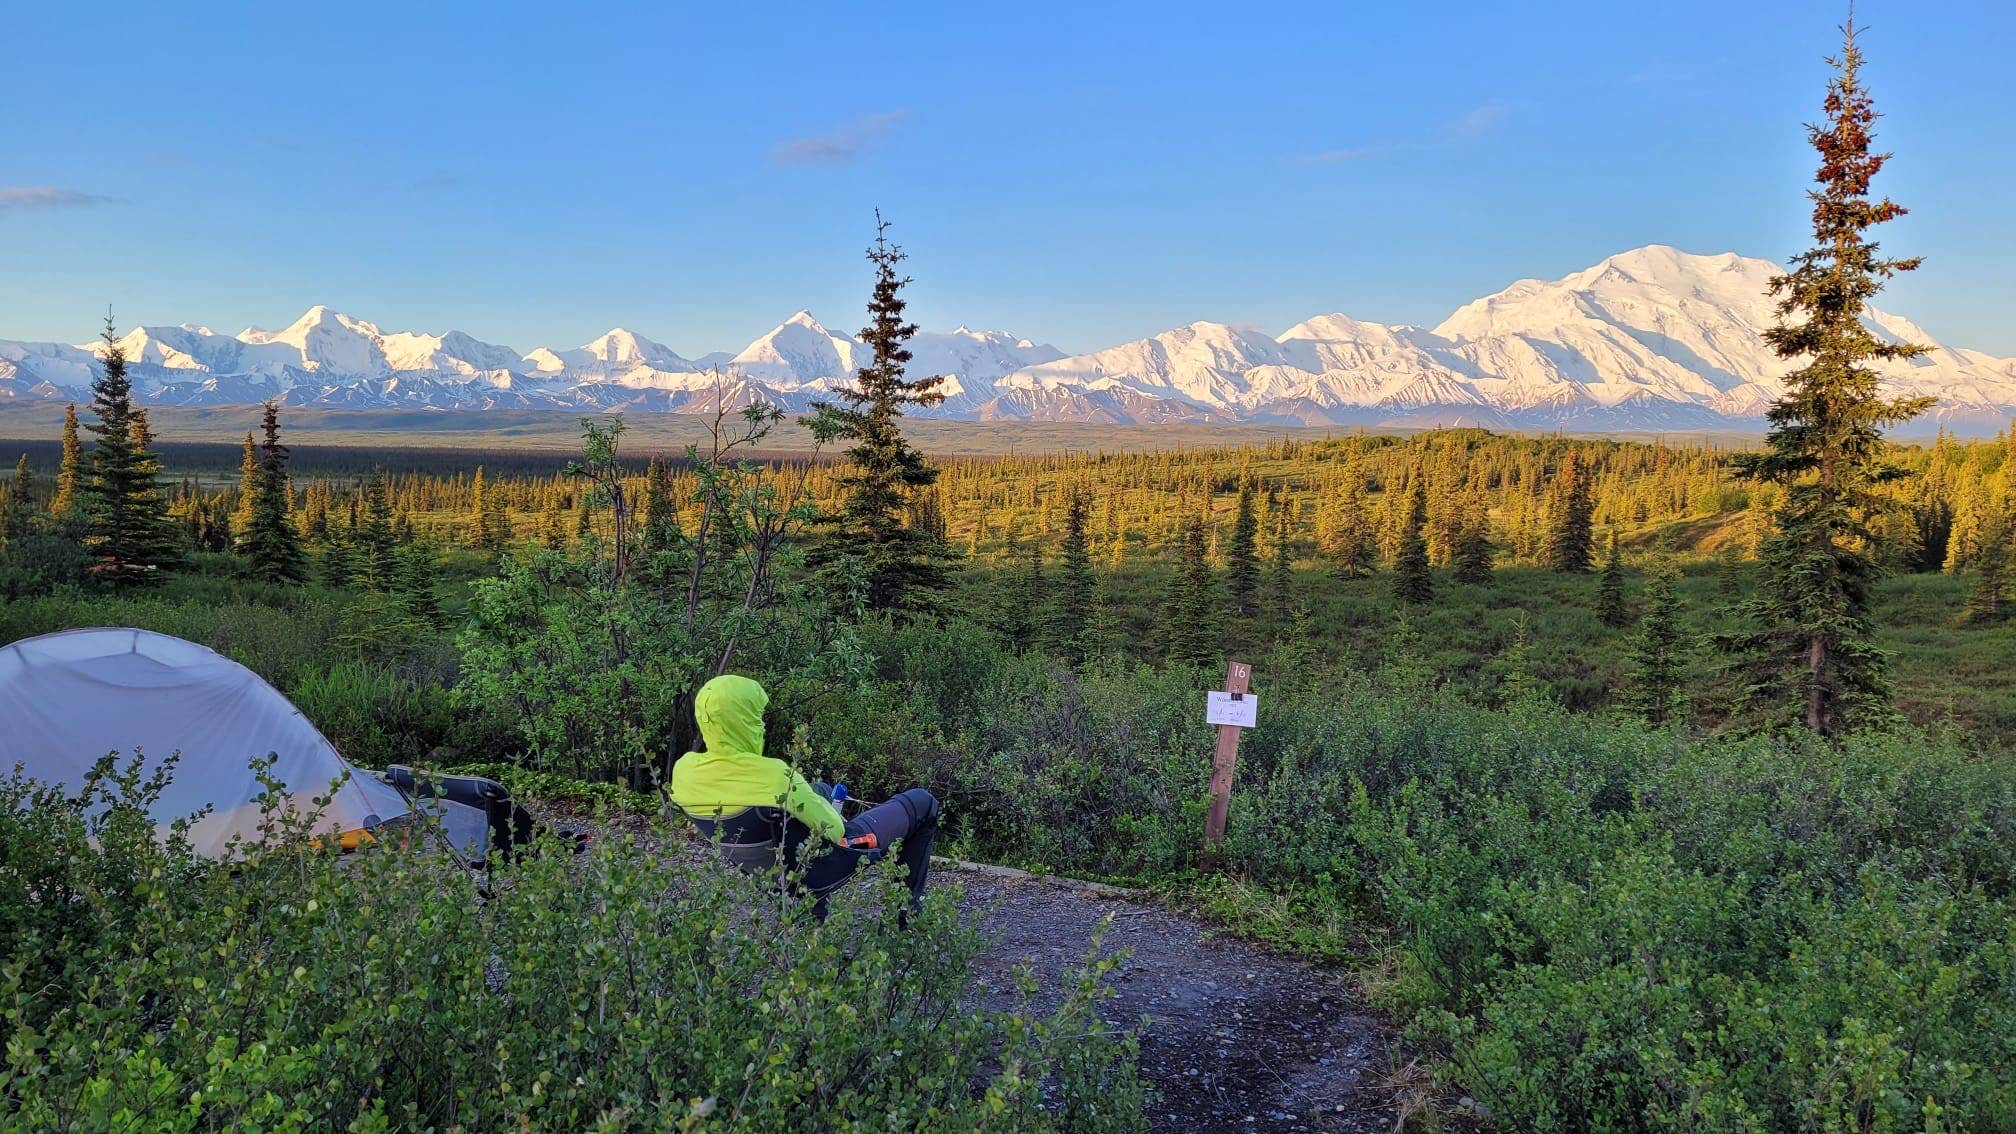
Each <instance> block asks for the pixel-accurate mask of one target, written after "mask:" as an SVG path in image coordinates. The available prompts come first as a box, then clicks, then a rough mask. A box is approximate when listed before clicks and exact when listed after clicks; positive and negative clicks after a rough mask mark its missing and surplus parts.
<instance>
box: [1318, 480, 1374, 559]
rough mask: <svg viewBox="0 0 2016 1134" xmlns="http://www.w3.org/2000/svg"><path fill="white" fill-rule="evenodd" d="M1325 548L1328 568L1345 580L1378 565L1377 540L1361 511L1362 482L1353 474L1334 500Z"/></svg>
mask: <svg viewBox="0 0 2016 1134" xmlns="http://www.w3.org/2000/svg"><path fill="white" fill-rule="evenodd" d="M1326 550H1327V551H1328V552H1329V556H1330V564H1331V569H1332V570H1333V571H1335V572H1336V573H1337V574H1338V575H1341V576H1343V577H1344V578H1346V579H1362V578H1364V577H1365V576H1367V575H1370V574H1371V573H1372V568H1373V567H1375V566H1377V565H1378V562H1379V540H1378V537H1377V536H1376V535H1375V534H1374V532H1373V531H1372V521H1371V519H1370V518H1368V517H1367V516H1366V514H1365V485H1364V483H1363V482H1362V481H1361V480H1360V479H1359V478H1358V477H1357V476H1355V475H1354V476H1352V477H1351V478H1350V479H1349V481H1348V482H1347V484H1346V486H1345V490H1344V495H1343V497H1342V498H1341V499H1340V500H1339V501H1338V504H1337V514H1336V519H1335V521H1334V526H1333V527H1332V529H1331V546H1330V547H1329V548H1327V549H1326Z"/></svg>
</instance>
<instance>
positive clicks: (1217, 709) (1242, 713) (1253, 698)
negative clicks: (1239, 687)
mask: <svg viewBox="0 0 2016 1134" xmlns="http://www.w3.org/2000/svg"><path fill="white" fill-rule="evenodd" d="M1205 698H1206V699H1205V703H1204V719H1205V721H1207V722H1208V723H1210V724H1215V725H1228V724H1229V725H1237V726H1239V727H1240V728H1252V727H1253V724H1254V722H1255V721H1257V720H1258V719H1259V716H1260V695H1259V694H1257V693H1246V694H1242V695H1241V696H1240V698H1239V699H1238V700H1237V701H1234V700H1233V699H1232V694H1230V693H1222V692H1219V691H1217V690H1213V691H1211V692H1210V693H1207V694H1205Z"/></svg>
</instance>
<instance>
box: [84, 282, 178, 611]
mask: <svg viewBox="0 0 2016 1134" xmlns="http://www.w3.org/2000/svg"><path fill="white" fill-rule="evenodd" d="M91 411H92V413H93V414H95V415H96V417H97V419H98V420H97V421H95V422H93V423H92V424H90V425H88V426H86V427H85V428H87V429H89V430H90V431H91V432H92V433H94V434H96V435H97V438H98V443H97V444H96V445H95V446H93V447H92V450H91V455H90V460H89V462H88V464H87V466H86V467H87V469H88V471H89V474H90V475H89V479H88V480H86V481H85V482H84V484H83V495H82V501H83V505H84V519H85V527H84V543H85V546H86V547H87V548H88V549H89V550H90V552H91V554H92V557H93V559H94V560H95V562H94V563H93V564H92V566H91V574H92V576H93V577H94V578H96V579H98V580H99V581H101V582H104V583H107V584H110V585H112V586H134V585H137V584H142V583H147V582H150V581H153V580H155V579H158V578H159V577H160V574H161V572H162V570H163V569H164V568H167V567H170V566H173V565H174V563H175V561H176V558H177V556H176V552H175V542H176V539H175V534H176V533H175V530H174V528H173V527H172V526H171V525H170V524H169V522H168V512H167V508H166V501H165V500H163V498H162V495H161V486H160V485H159V483H157V481H156V478H157V477H158V475H159V474H160V471H161V466H160V464H159V462H157V461H156V460H155V459H154V455H153V454H152V453H149V452H148V451H147V450H146V449H144V448H142V447H141V446H139V445H138V444H136V443H135V429H134V420H133V411H134V407H133V386H132V382H131V380H129V379H128V378H127V377H126V351H125V349H124V348H123V347H121V346H120V345H119V343H118V340H117V339H115V338H114V337H113V335H112V321H111V319H110V318H109V317H108V318H107V319H106V321H105V333H104V350H103V355H102V358H101V365H100V367H99V373H98V376H97V378H96V380H95V381H93V382H92V383H91Z"/></svg>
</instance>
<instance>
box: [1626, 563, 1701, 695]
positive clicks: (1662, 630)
mask: <svg viewBox="0 0 2016 1134" xmlns="http://www.w3.org/2000/svg"><path fill="white" fill-rule="evenodd" d="M1673 583H1674V579H1673V573H1672V571H1670V570H1666V569H1661V570H1658V571H1656V572H1654V573H1653V575H1652V579H1651V582H1650V583H1649V584H1648V585H1647V587H1646V591H1645V600H1646V601H1645V617H1644V618H1643V619H1642V620H1640V622H1639V624H1638V635H1637V638H1636V640H1635V641H1634V642H1633V643H1632V646H1631V676H1630V679H1629V685H1628V686H1627V687H1626V690H1625V697H1624V701H1625V705H1626V707H1627V708H1629V709H1631V710H1632V711H1634V712H1636V713H1637V714H1638V715H1640V716H1642V717H1644V718H1645V719H1646V720H1647V721H1650V722H1651V723H1653V724H1655V725H1663V724H1666V723H1668V722H1669V721H1673V720H1677V719H1678V718H1679V717H1680V716H1681V715H1682V714H1684V713H1685V712H1686V709H1687V700H1686V692H1685V690H1686V677H1687V643H1686V639H1685V637H1684V636H1683V635H1682V632H1681V629H1680V596H1679V593H1678V592H1677V591H1676V590H1675V589H1674V586H1673Z"/></svg>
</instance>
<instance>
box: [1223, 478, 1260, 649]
mask: <svg viewBox="0 0 2016 1134" xmlns="http://www.w3.org/2000/svg"><path fill="white" fill-rule="evenodd" d="M1259 536H1260V519H1259V517H1258V516H1257V515H1256V514H1255V513H1254V510H1253V482H1252V481H1250V480H1247V479H1244V478H1241V479H1240V481H1239V502H1238V505H1237V507H1236V508H1235V509H1234V511H1233V514H1232V539H1231V542H1230V543H1229V544H1228V545H1227V547H1226V549H1225V585H1226V590H1227V592H1228V593H1229V594H1230V596H1231V599H1232V613H1233V615H1234V616H1235V617H1238V618H1251V617H1252V616H1253V609H1254V602H1255V600H1256V599H1257V598H1258V597H1259V592H1260V553H1259Z"/></svg>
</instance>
